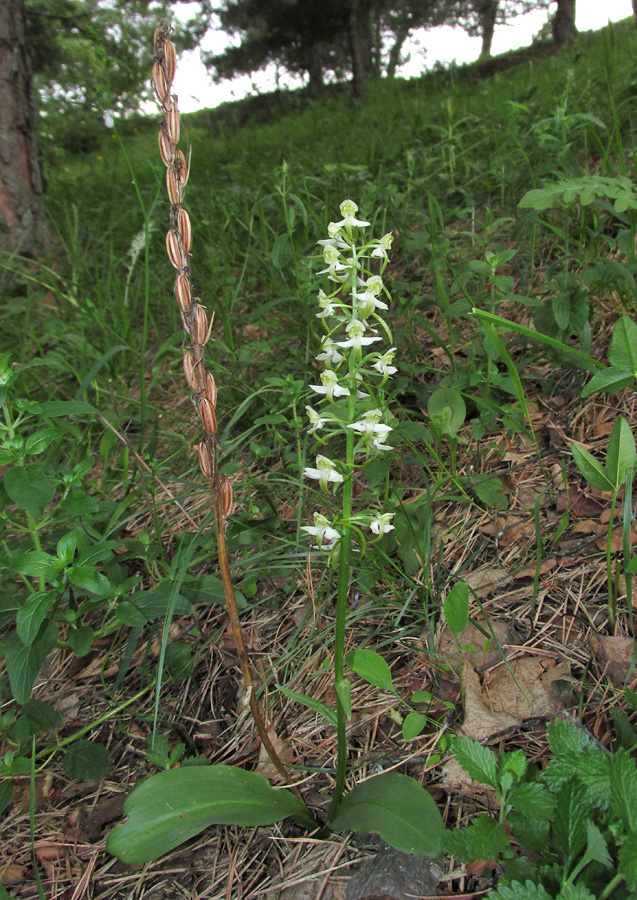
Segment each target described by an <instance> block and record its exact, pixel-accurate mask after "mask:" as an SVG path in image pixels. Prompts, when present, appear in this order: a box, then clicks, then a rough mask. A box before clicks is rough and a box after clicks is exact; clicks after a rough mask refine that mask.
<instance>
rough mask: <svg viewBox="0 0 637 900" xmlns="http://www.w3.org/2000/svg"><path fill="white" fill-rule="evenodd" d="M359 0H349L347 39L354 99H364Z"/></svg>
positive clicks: (363, 65) (363, 64)
mask: <svg viewBox="0 0 637 900" xmlns="http://www.w3.org/2000/svg"><path fill="white" fill-rule="evenodd" d="M359 5H360V4H359V0H349V16H348V19H347V39H348V41H349V52H350V56H351V59H352V92H353V94H354V97H355V99H356V100H364V99H365V63H364V60H363V48H362V46H361V44H362V41H361V35H360V21H359Z"/></svg>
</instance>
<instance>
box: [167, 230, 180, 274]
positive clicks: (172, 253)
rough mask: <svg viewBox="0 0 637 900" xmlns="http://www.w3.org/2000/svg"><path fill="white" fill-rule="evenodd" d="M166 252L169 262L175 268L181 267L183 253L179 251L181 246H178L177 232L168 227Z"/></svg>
mask: <svg viewBox="0 0 637 900" xmlns="http://www.w3.org/2000/svg"><path fill="white" fill-rule="evenodd" d="M166 252H167V253H168V259H169V260H170V262H171V264H172V265H173V266H174V267H175V268H176V269H181V268H182V266H183V255H182V252H181V247H180V246H179V238H178V237H177V233H176V232H174V231H173V230H172V228H171V229H170V231H167V232H166Z"/></svg>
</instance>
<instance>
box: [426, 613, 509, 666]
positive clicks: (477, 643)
mask: <svg viewBox="0 0 637 900" xmlns="http://www.w3.org/2000/svg"><path fill="white" fill-rule="evenodd" d="M483 627H484V629H485V631H487V632H488V633H489V634H490V633H491V630H493V632H494V634H495V636H496V638H497V640H494V639H493V637H488V638H487V637H485V636H484V634H482V632H481V631H480V630H479V629H478V628H476V626H475V625H473V624H472V623H471V622H470V623H469V624H468V625H467V627H466V628H465V630H464V631H463V632H462V633H461V634H460V636H459V644H460V654H459V655H458V651H457V649H456V642H455V639H454V636H453V632H452V630H451V629H450V628H449V627H448V626H447V625H445V627H444V628H443V629H442V631H441V632H440V637H439V638H438V653H439V654H440V655H441V656H442V657H443V658H444V660H445V662H447V663H448V664H449V665H450V666H451V668H452V669H458V668H459V665H458V664H459V663H460V665H462V663H464V662H465V661H466V662H470V663H471V665H472V666H474V667H475V668H486V667H487V666H492V665H494V664H495V663H497V662H498V660H499V659H501V658H502V654H501V652H500V650H499V648H498V643H499V644H500V645H502V644H519V642H520V641H519V638H516V636H515V632H514V630H513V629H512V628H509V626H508V625H507V623H506V622H492V623H491V626H488V625H483ZM471 647H473V648H475V649H473V650H471V649H467V648H471Z"/></svg>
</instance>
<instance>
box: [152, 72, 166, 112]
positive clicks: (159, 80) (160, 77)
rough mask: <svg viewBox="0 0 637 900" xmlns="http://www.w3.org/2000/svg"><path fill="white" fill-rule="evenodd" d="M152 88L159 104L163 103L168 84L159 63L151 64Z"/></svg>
mask: <svg viewBox="0 0 637 900" xmlns="http://www.w3.org/2000/svg"><path fill="white" fill-rule="evenodd" d="M153 87H154V88H155V93H156V94H157V99H158V100H159V102H160V103H164V101H165V100H166V97H167V96H168V84H167V83H166V76H165V74H164V70H163V68H162V66H161V63H159V62H154V63H153Z"/></svg>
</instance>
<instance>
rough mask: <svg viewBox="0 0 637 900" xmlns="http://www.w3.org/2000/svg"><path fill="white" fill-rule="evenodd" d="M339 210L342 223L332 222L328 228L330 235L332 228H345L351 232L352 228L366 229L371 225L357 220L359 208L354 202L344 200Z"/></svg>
mask: <svg viewBox="0 0 637 900" xmlns="http://www.w3.org/2000/svg"><path fill="white" fill-rule="evenodd" d="M339 209H340V211H341V215H342V216H343V218H342V219H341V221H340V222H331V223H330V225H329V226H328V233H330V232H329V229H330V227H331V228H344V229H345V230H346V231H350V230H351V229H352V228H366V227H367V226H368V225H369V222H363V221H362V220H361V219H357V218H356V213H357V212H358V206H357V205H356V203H354V201H353V200H343V202H342V203H341V205H340V207H339Z"/></svg>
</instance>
